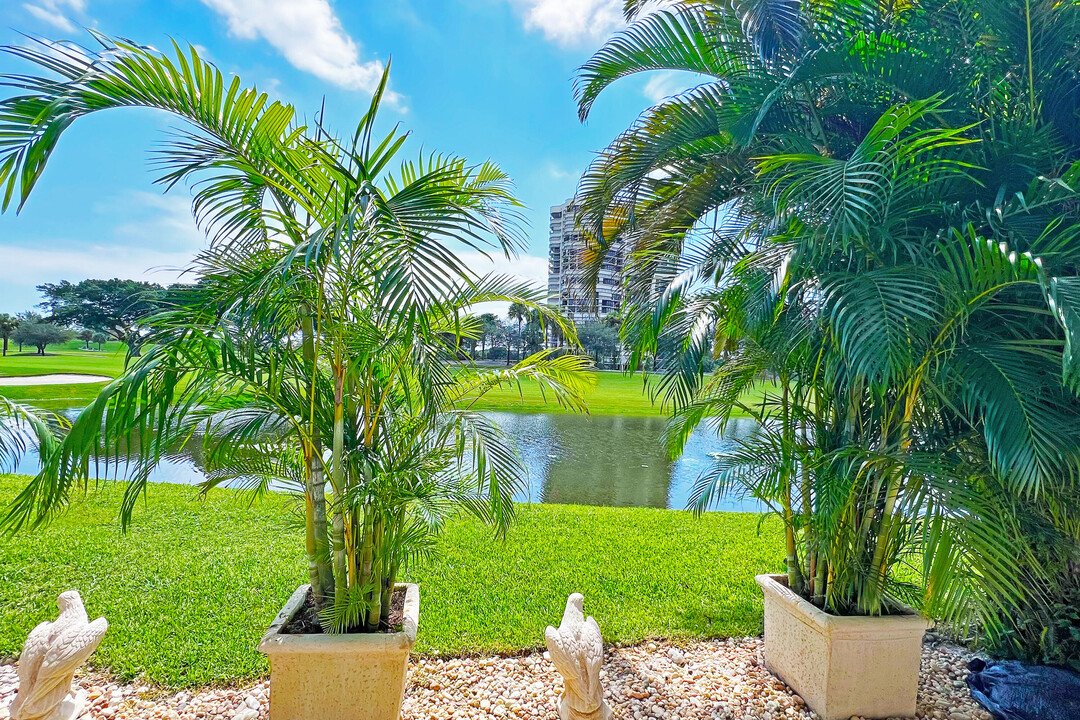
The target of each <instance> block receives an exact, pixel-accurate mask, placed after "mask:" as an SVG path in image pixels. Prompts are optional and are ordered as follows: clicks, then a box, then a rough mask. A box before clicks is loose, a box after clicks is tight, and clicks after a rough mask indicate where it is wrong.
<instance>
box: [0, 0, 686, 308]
mask: <svg viewBox="0 0 1080 720" xmlns="http://www.w3.org/2000/svg"><path fill="white" fill-rule="evenodd" d="M621 4H622V3H621V0H388V1H384V2H375V1H369V0H336V1H335V0H25V2H24V1H23V0H5V2H3V3H2V5H3V8H2V9H0V20H2V22H0V28H2V29H0V42H2V43H3V44H5V45H10V44H22V43H26V42H27V40H26V39H25V38H24V37H23V36H22V35H21V34H20V33H25V34H28V35H36V36H41V37H45V38H49V39H55V40H62V39H63V40H76V41H78V42H81V43H83V44H91V43H92V39H91V38H90V37H89V36H88V35H87V34H86V33H85V32H84V30H83V28H84V27H92V28H96V29H97V30H99V31H101V32H104V33H106V34H110V35H116V36H122V37H127V38H130V39H132V40H135V41H136V42H139V43H142V44H147V45H153V46H155V47H159V48H163V47H167V45H168V39H169V37H173V38H175V39H177V40H178V41H179V42H180V43H182V44H183V43H190V44H193V45H195V46H196V47H198V48H199V51H200V53H202V54H203V56H204V57H207V58H209V59H210V60H212V61H213V62H214V63H215V64H217V65H218V66H219V67H220V68H221V69H222V70H223V71H224V72H226V73H235V74H237V75H239V76H240V77H241V78H242V79H243V80H244V81H245V83H249V84H250V83H255V84H257V85H259V86H260V88H262V89H264V90H266V91H268V92H269V93H270V94H271V95H272V96H276V97H278V98H280V99H282V100H284V101H286V102H290V103H292V104H294V105H295V106H296V107H297V108H298V109H299V110H300V112H301V114H302V115H304V116H306V117H309V118H310V117H311V114H312V112H313V111H315V110H317V109H318V107H319V105H320V103H321V102H322V99H323V98H324V97H325V99H326V107H327V116H328V118H329V120H330V122H331V125H332V126H333V127H334V128H335V129H337V130H339V131H341V132H345V131H347V130H349V129H351V127H352V126H353V125H354V124H355V123H356V122H357V120H358V119H359V117H360V115H361V114H362V112H363V111H364V109H365V108H366V105H367V103H368V101H369V99H370V91H371V88H372V86H373V84H374V83H375V82H376V81H377V78H378V77H379V75H380V73H381V69H382V67H383V66H384V64H385V63H386V62H387V61H388V60H390V59H391V58H392V69H391V80H390V83H391V89H392V91H393V93H394V97H393V102H392V103H391V104H390V106H388V107H386V108H385V109H384V116H383V121H384V122H385V123H386V124H387V127H389V126H390V124H391V123H394V122H401V123H402V125H403V127H405V128H406V129H408V130H410V131H411V132H412V137H411V139H410V145H409V151H410V154H414V153H416V152H419V151H420V150H421V148H422V149H424V150H437V151H440V152H448V153H454V154H459V155H463V156H465V157H467V158H469V159H470V160H474V161H481V160H485V159H491V160H494V161H496V162H498V163H499V164H500V165H502V167H503V168H504V169H505V170H506V171H507V172H508V173H509V174H510V175H511V177H512V178H513V179H514V180H515V182H516V184H517V189H518V195H519V197H520V198H521V199H522V201H523V202H524V203H525V204H527V205H528V206H529V211H528V213H527V216H528V219H529V220H530V222H531V229H530V231H529V238H530V247H529V249H528V251H527V253H526V254H524V255H523V256H522V257H521V258H519V259H518V260H517V261H515V262H513V263H509V264H508V263H504V262H503V263H499V265H498V269H499V270H508V269H509V270H510V271H512V272H515V273H517V274H520V275H522V276H524V277H528V278H530V279H533V280H537V281H542V280H543V279H544V278H546V272H547V271H546V254H547V212H548V207H549V206H551V205H554V204H557V203H560V202H561V201H562V200H564V199H565V198H567V197H568V196H569V195H571V194H572V192H573V190H574V187H575V185H576V181H577V177H578V175H579V174H580V172H581V171H582V170H583V169H584V167H585V166H586V164H587V163H588V162H589V160H590V158H591V157H592V154H593V153H594V152H596V151H597V150H599V149H600V148H602V147H603V146H604V145H605V144H606V143H607V142H608V141H609V140H610V139H611V138H612V137H614V136H615V134H617V133H618V132H619V130H621V129H622V128H625V127H626V126H627V125H628V124H629V123H630V122H631V121H632V120H633V119H634V118H635V117H636V116H637V114H638V113H639V112H640V111H641V110H642V109H643V108H645V107H646V106H648V105H650V104H652V103H653V102H654V101H656V100H658V99H659V98H661V97H663V96H664V95H667V94H670V93H672V92H675V91H676V90H678V89H679V82H680V78H678V77H676V76H673V75H671V74H665V73H661V74H657V75H654V76H653V77H649V78H646V77H642V78H634V79H630V80H627V81H624V82H623V83H621V84H617V85H616V86H615V87H614V88H613V89H612V90H610V91H609V92H608V94H607V95H606V96H604V97H603V98H602V99H601V101H600V102H599V103H598V104H597V106H596V108H595V109H594V111H593V115H592V118H591V119H590V121H589V123H588V124H587V125H582V124H581V123H579V122H578V120H577V116H576V112H575V105H574V102H573V97H572V81H573V77H574V74H575V71H576V69H577V68H578V67H579V66H580V65H581V63H582V62H584V61H585V60H586V59H587V58H588V57H589V55H590V54H591V53H592V52H593V51H594V50H595V49H596V48H598V47H599V46H600V45H601V44H602V42H603V41H604V39H605V38H607V37H609V36H610V35H611V34H612V33H613V32H616V31H617V30H618V28H619V27H620V24H621V20H620V16H619V7H620V6H621ZM27 69H28V68H27V67H26V66H25V65H24V64H22V63H21V62H17V61H15V60H13V59H12V58H10V57H4V56H0V72H3V73H10V72H25V71H26V70H27ZM176 124H177V123H176V121H175V120H173V119H171V118H169V117H168V116H166V115H163V114H156V113H152V112H149V111H132V110H112V111H107V112H104V113H101V114H100V115H98V116H95V117H91V118H87V119H84V120H82V121H81V122H78V123H76V124H75V125H74V126H73V127H72V128H71V129H70V130H68V132H67V135H66V136H65V137H64V139H63V140H62V142H61V143H60V147H59V149H58V150H57V152H56V153H55V155H54V157H53V159H52V160H51V162H50V165H49V167H48V169H47V170H46V173H45V175H44V177H43V178H42V180H41V181H40V183H39V185H38V187H37V189H36V190H35V193H34V195H33V196H32V198H31V200H30V202H29V203H28V204H27V206H26V208H25V209H24V210H23V211H22V213H21V214H20V215H17V216H16V215H15V214H14V212H11V211H9V213H8V214H7V215H4V216H2V217H0V260H2V268H3V270H2V273H3V274H2V275H0V278H2V279H0V312H10V313H14V312H19V311H22V310H26V309H29V308H30V307H31V306H32V305H34V304H35V303H37V302H39V301H40V298H39V297H38V294H37V292H36V291H35V290H34V286H35V285H37V284H40V283H43V282H57V281H59V280H62V279H66V280H71V281H78V280H80V279H83V278H86V277H117V276H118V277H129V278H136V279H149V280H153V281H155V282H161V283H168V282H171V281H172V280H173V279H175V277H176V275H175V273H174V272H172V271H171V270H167V268H170V269H175V268H180V267H183V266H184V265H185V263H186V262H187V261H188V260H189V259H190V258H191V257H192V256H193V255H194V253H195V252H196V251H197V250H198V249H199V247H201V246H202V244H203V243H204V242H205V241H204V238H203V237H202V235H201V234H200V233H199V231H198V230H197V229H196V228H195V227H194V223H193V222H192V221H191V219H190V211H189V196H188V194H187V191H186V189H184V188H177V189H175V190H174V191H172V192H171V193H169V194H168V195H164V196H163V195H162V193H161V191H160V189H159V188H158V187H157V186H155V185H153V183H152V179H153V175H152V174H151V172H150V170H149V168H148V165H147V158H148V154H147V153H148V150H149V149H150V148H151V147H153V145H154V143H155V142H158V141H160V140H161V139H162V137H163V135H162V133H163V132H165V131H167V130H168V129H169V128H170V127H174V126H176ZM470 260H471V262H474V263H475V266H476V268H477V269H478V270H484V269H485V267H484V266H483V262H482V260H481V258H479V257H475V258H470Z"/></svg>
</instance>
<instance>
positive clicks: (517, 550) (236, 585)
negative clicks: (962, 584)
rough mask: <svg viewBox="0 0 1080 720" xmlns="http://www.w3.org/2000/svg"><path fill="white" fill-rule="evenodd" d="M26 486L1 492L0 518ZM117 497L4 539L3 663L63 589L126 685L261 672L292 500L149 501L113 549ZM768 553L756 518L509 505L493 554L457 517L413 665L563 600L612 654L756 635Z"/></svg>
mask: <svg viewBox="0 0 1080 720" xmlns="http://www.w3.org/2000/svg"><path fill="white" fill-rule="evenodd" d="M25 481H26V478H22V477H17V476H0V505H3V504H6V502H7V501H9V500H10V499H11V498H12V497H13V496H14V494H15V493H16V492H17V490H18V489H19V488H20V487H21V485H22V483H24V482H25ZM120 489H121V488H119V487H117V486H115V485H111V484H108V485H105V486H103V487H102V488H101V489H99V490H97V491H93V492H92V493H91V494H90V496H89V498H88V499H87V500H85V501H83V502H79V503H77V504H76V505H75V506H74V507H73V508H72V509H71V510H70V511H69V512H67V513H66V514H65V515H64V516H63V517H61V518H60V519H59V520H58V521H57V522H56V523H55V524H54V525H52V526H51V527H49V528H47V529H45V530H42V531H35V532H33V533H30V534H22V535H17V536H14V537H6V536H5V537H0V657H4V656H14V655H16V654H17V653H18V652H19V650H20V649H21V646H22V643H23V640H24V639H25V637H26V635H27V633H28V632H29V631H30V629H31V628H33V627H34V625H35V624H37V623H38V622H41V621H42V620H45V619H50V618H52V617H54V615H55V612H56V609H55V605H54V603H55V599H56V596H57V595H58V594H59V593H60V592H62V591H64V590H66V589H69V588H77V589H78V590H79V591H80V592H81V593H82V595H83V598H84V600H85V602H86V606H87V610H88V612H89V613H90V614H91V617H96V616H98V615H104V616H105V617H106V618H107V619H108V620H109V624H110V629H109V633H108V634H107V635H106V637H105V640H104V642H103V643H102V645H101V647H100V649H99V650H98V652H97V654H96V655H95V662H96V663H97V664H98V665H100V666H105V667H108V668H110V669H111V670H112V671H113V672H114V673H116V674H117V675H118V676H120V677H122V678H131V677H134V676H136V675H140V674H143V675H145V676H146V678H147V679H149V680H150V681H152V682H156V683H161V684H164V685H167V686H174V687H175V686H190V685H198V684H205V683H230V682H234V681H239V680H243V679H247V678H251V677H255V676H259V675H262V674H263V673H265V672H266V663H265V660H264V659H263V658H262V656H260V655H259V654H258V653H257V652H256V650H255V648H256V646H257V644H258V641H259V638H260V637H261V635H262V633H263V631H264V629H265V627H266V626H267V625H268V624H269V622H270V620H271V619H272V618H273V617H274V615H275V614H276V613H277V611H278V610H279V609H280V606H281V605H282V603H284V601H285V599H286V598H287V597H288V596H289V594H290V593H291V592H292V590H293V589H295V587H296V586H297V585H299V584H301V583H302V582H304V578H305V573H306V570H305V563H304V560H303V543H302V533H301V531H300V530H299V529H298V528H297V527H296V525H295V522H294V520H295V516H294V514H293V508H292V507H291V501H289V500H288V499H287V498H285V497H284V496H273V497H271V498H269V499H267V500H264V501H262V502H260V503H259V504H258V505H255V506H251V505H249V504H248V503H247V502H246V500H245V499H244V498H243V497H241V496H240V495H238V494H237V493H234V492H231V491H227V490H220V491H215V492H213V493H211V494H210V495H209V496H208V497H207V498H206V499H205V500H200V499H197V498H196V497H195V496H194V491H193V490H192V489H191V488H188V487H183V486H167V485H155V486H152V487H151V490H150V501H149V503H148V504H147V505H145V506H143V507H141V508H140V509H139V510H138V511H137V513H136V521H135V524H134V527H133V528H132V529H131V531H130V532H129V533H127V534H125V535H121V534H120V533H119V530H118V528H117V525H116V523H115V517H116V513H117V508H118V500H119V494H120V493H119V491H120ZM782 549H783V542H782V540H781V536H780V533H779V529H778V526H777V525H776V524H774V523H772V522H768V523H766V524H765V525H764V526H763V528H762V530H761V533H760V534H759V533H758V517H757V516H755V515H742V514H734V513H732V514H727V513H715V514H708V515H705V516H704V517H702V518H699V519H695V518H693V517H692V516H691V515H689V514H688V513H683V512H676V511H667V510H648V509H640V508H586V507H576V506H556V505H531V506H520V507H519V513H518V519H517V522H516V524H515V525H514V527H513V528H512V530H511V532H510V534H509V537H508V538H507V540H505V541H496V540H494V539H492V537H491V535H490V532H489V531H488V530H487V529H486V528H484V527H483V526H481V525H479V524H478V523H477V522H475V521H473V520H471V519H466V518H462V519H459V520H456V521H454V522H452V523H451V524H450V525H449V526H448V527H447V529H446V531H445V533H444V534H443V536H442V537H441V539H440V544H439V556H438V558H437V559H436V560H434V561H431V562H428V563H425V564H423V565H422V566H419V567H416V568H414V569H413V570H412V572H411V573H410V578H409V579H412V580H415V581H417V582H419V583H420V588H421V590H420V593H421V611H420V633H419V637H418V641H417V648H416V649H417V651H418V652H420V653H472V652H510V651H515V650H520V649H523V648H539V647H541V646H542V644H543V633H544V628H545V627H546V626H547V625H548V624H552V623H555V624H557V622H558V620H559V618H560V617H561V615H562V610H563V604H564V603H565V600H566V596H567V595H568V594H570V593H571V592H575V591H580V592H583V593H584V594H585V605H586V610H587V611H588V612H589V613H590V614H592V615H595V616H596V618H597V620H598V621H599V623H600V626H601V628H602V629H603V632H604V638H605V640H607V641H610V642H624V643H625V642H635V641H639V640H642V639H644V638H647V637H671V638H702V637H712V636H726V635H745V634H757V633H759V632H760V631H761V601H760V595H759V591H758V589H757V586H756V585H755V584H754V580H753V577H754V575H755V574H758V573H761V572H766V571H776V570H779V569H780V568H781V564H782Z"/></svg>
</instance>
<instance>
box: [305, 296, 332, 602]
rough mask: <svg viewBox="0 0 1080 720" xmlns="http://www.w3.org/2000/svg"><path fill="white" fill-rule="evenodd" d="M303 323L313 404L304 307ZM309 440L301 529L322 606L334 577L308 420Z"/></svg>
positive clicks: (310, 336) (310, 341)
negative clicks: (306, 533)
mask: <svg viewBox="0 0 1080 720" xmlns="http://www.w3.org/2000/svg"><path fill="white" fill-rule="evenodd" d="M302 313H303V318H304V319H303V321H302V323H301V328H300V330H301V335H302V338H303V339H302V352H303V358H304V364H305V365H306V366H307V369H308V373H309V374H308V387H307V392H308V398H309V399H310V401H311V402H312V403H314V394H315V388H314V384H313V380H312V377H313V375H314V372H315V327H314V323H313V322H312V319H311V312H310V310H309V309H308V308H307V307H304V308H303V309H302ZM309 432H310V437H309V441H308V442H307V443H305V445H304V464H305V468H304V469H305V477H304V479H305V483H306V487H305V488H304V495H305V510H306V511H307V514H306V516H305V518H304V520H305V528H306V529H307V530H308V531H309V532H310V535H311V537H310V542H309V544H308V548H309V556H308V564H309V570H311V568H312V565H314V571H313V572H310V576H311V589H312V591H313V592H314V594H315V601H316V604H318V605H320V606H321V605H322V604H323V603H324V602H325V601H326V599H327V598H328V597H330V595H331V594H332V593H333V592H334V575H333V571H332V569H331V567H330V564H329V563H328V562H327V560H326V557H327V554H328V552H327V551H328V550H329V538H328V536H327V530H326V475H325V473H324V472H323V465H322V442H321V440H320V438H319V431H318V430H317V429H316V427H315V419H314V417H312V418H311V424H310V426H309Z"/></svg>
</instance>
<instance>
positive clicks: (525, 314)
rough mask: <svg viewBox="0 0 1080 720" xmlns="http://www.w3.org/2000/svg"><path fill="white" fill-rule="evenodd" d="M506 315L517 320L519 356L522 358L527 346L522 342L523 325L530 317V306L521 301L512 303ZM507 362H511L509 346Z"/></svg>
mask: <svg viewBox="0 0 1080 720" xmlns="http://www.w3.org/2000/svg"><path fill="white" fill-rule="evenodd" d="M506 317H508V318H509V319H510V320H514V321H516V322H517V342H518V358H519V359H520V358H521V356H522V354H523V353H524V352H525V347H524V345H523V344H522V342H521V325H522V323H524V322H526V321H528V319H529V308H528V307H527V306H525V305H522V304H521V303H511V305H510V310H509V311H508V312H507V313H506ZM506 361H507V364H509V362H510V349H509V347H508V348H507V355H506Z"/></svg>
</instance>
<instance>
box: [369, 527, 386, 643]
mask: <svg viewBox="0 0 1080 720" xmlns="http://www.w3.org/2000/svg"><path fill="white" fill-rule="evenodd" d="M383 530H384V527H383V518H382V515H381V514H380V515H379V516H378V517H376V518H375V522H374V524H373V525H372V527H371V534H372V536H373V537H372V544H373V545H374V546H375V550H376V552H375V554H374V555H375V558H374V562H373V563H372V568H371V579H372V581H373V586H374V587H373V589H372V591H371V604H370V605H368V617H367V629H368V632H375V631H376V630H378V629H379V618H380V617H381V615H382V590H383V580H384V574H385V569H384V567H383V566H384V564H385V561H386V558H385V543H384V542H383V539H384V538H383Z"/></svg>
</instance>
